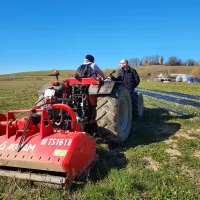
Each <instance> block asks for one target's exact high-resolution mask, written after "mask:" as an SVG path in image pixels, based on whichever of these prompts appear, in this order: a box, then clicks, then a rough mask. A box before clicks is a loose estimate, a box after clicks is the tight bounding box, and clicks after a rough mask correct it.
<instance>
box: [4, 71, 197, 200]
mask: <svg viewBox="0 0 200 200" xmlns="http://www.w3.org/2000/svg"><path fill="white" fill-rule="evenodd" d="M50 73H51V72H50V71H49V72H33V73H21V74H13V75H6V76H0V94H1V95H0V113H6V111H7V110H8V109H23V108H31V107H32V105H33V104H34V102H35V101H36V100H37V91H38V90H39V88H40V87H41V86H42V85H43V84H44V83H45V82H47V81H52V80H53V79H54V78H53V77H49V76H46V75H47V74H50ZM65 76H66V77H67V76H68V72H63V73H62V75H61V78H64V77H65ZM140 87H144V88H149V89H161V90H168V91H175V92H184V93H189V94H196V95H198V94H199V90H200V84H182V83H174V84H171V83H156V84H155V83H154V82H146V81H142V82H141V84H140ZM167 104H168V105H169V106H171V107H172V108H175V109H178V108H179V105H177V104H173V103H168V102H165V101H162V100H157V99H156V100H155V99H154V98H151V97H145V112H144V117H143V118H142V119H139V120H136V121H134V124H135V130H134V134H133V135H131V136H130V137H129V139H128V141H127V142H126V143H125V144H123V145H122V146H120V147H118V148H115V149H112V150H111V149H110V148H109V147H108V145H106V144H103V143H98V144H97V151H98V153H99V155H100V159H99V161H98V163H97V165H96V166H95V167H94V168H93V170H92V171H91V173H90V175H89V177H88V178H87V179H86V180H85V181H84V182H75V183H74V184H73V186H72V189H71V190H70V191H64V190H58V189H56V188H49V187H47V186H45V185H41V184H38V183H32V182H29V181H20V180H16V179H8V178H3V177H0V199H2V200H4V199H6V200H7V199H12V200H22V199H24V200H27V199H49V200H50V199H51V200H60V199H62V200H64V199H101V200H102V199H124V200H125V199H154V200H157V199H166V200H167V199H199V196H200V160H199V158H200V127H199V122H200V120H199V117H190V116H188V117H186V116H184V117H183V116H180V115H175V114H173V113H171V112H168V111H167V110H164V109H162V108H161V107H162V106H163V107H165V106H166V105H167ZM183 107H184V106H182V105H181V107H180V108H183ZM185 107H187V106H185ZM185 109H186V108H185ZM196 112H197V113H200V112H199V111H198V110H197V109H196Z"/></svg>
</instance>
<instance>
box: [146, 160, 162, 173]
mask: <svg viewBox="0 0 200 200" xmlns="http://www.w3.org/2000/svg"><path fill="white" fill-rule="evenodd" d="M143 159H144V160H145V161H147V162H148V165H147V166H146V168H147V169H150V170H153V171H158V169H159V168H160V164H159V162H157V161H155V160H153V159H152V158H151V157H144V158H143Z"/></svg>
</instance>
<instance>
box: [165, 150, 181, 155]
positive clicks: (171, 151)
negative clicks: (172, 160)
mask: <svg viewBox="0 0 200 200" xmlns="http://www.w3.org/2000/svg"><path fill="white" fill-rule="evenodd" d="M166 153H168V154H169V155H170V156H172V157H173V156H181V152H180V151H179V150H177V149H171V148H170V149H167V150H166Z"/></svg>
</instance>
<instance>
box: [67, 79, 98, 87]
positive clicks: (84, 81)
mask: <svg viewBox="0 0 200 200" xmlns="http://www.w3.org/2000/svg"><path fill="white" fill-rule="evenodd" d="M66 81H68V83H69V84H72V85H77V84H78V85H99V84H100V83H99V81H97V80H96V79H94V78H80V79H76V78H67V79H66Z"/></svg>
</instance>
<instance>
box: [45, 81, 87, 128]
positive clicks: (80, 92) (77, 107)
mask: <svg viewBox="0 0 200 200" xmlns="http://www.w3.org/2000/svg"><path fill="white" fill-rule="evenodd" d="M43 98H44V102H45V103H44V105H43V106H42V107H44V108H46V110H47V111H48V114H49V116H50V119H51V121H52V124H53V126H54V127H57V128H61V129H63V130H71V122H72V121H71V120H72V119H71V117H70V115H69V113H68V112H66V111H65V110H64V109H60V108H59V109H57V108H54V107H53V105H54V104H63V105H68V106H69V107H70V108H72V109H73V111H74V112H75V113H76V120H77V122H78V123H81V122H82V124H83V122H85V121H87V119H88V86H86V85H78V84H77V85H76V84H74V85H73V84H72V85H70V84H69V82H68V81H67V80H65V81H63V82H58V81H57V82H53V83H52V87H49V88H48V89H46V90H45V91H44V97H43Z"/></svg>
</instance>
